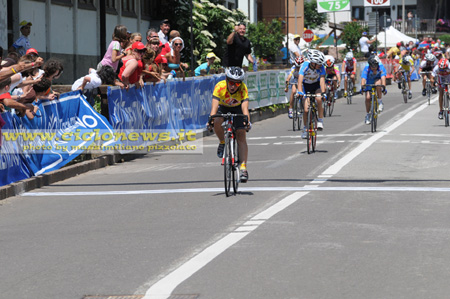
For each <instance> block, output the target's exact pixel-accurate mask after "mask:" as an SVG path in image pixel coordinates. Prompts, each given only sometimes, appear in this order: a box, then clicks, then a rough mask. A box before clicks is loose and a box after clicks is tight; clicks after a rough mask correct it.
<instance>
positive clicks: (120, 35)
mask: <svg viewBox="0 0 450 299" xmlns="http://www.w3.org/2000/svg"><path fill="white" fill-rule="evenodd" d="M112 39H113V40H112V41H111V43H110V44H109V47H108V50H106V53H105V56H104V57H103V59H102V61H100V63H99V64H98V65H97V70H99V69H100V68H101V67H102V66H103V65H109V66H110V67H112V68H113V69H114V70H115V71H117V67H118V65H119V60H120V59H121V58H122V57H124V56H125V53H122V50H123V48H124V47H125V46H126V45H127V43H128V34H127V27H125V26H124V25H117V26H116V27H115V28H114V33H113V36H112Z"/></svg>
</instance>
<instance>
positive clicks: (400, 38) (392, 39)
mask: <svg viewBox="0 0 450 299" xmlns="http://www.w3.org/2000/svg"><path fill="white" fill-rule="evenodd" d="M377 39H378V41H379V42H380V45H379V47H382V48H384V47H387V48H390V47H394V46H395V45H397V43H398V42H404V43H407V42H410V41H413V42H417V39H415V38H413V37H410V36H408V35H406V34H403V33H401V32H400V31H398V30H397V29H395V28H394V27H393V26H390V27H389V28H387V29H386V34H385V32H384V31H382V32H380V33H378V35H377ZM385 40H386V45H385Z"/></svg>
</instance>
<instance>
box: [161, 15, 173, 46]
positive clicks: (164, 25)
mask: <svg viewBox="0 0 450 299" xmlns="http://www.w3.org/2000/svg"><path fill="white" fill-rule="evenodd" d="M159 28H160V30H159V31H158V36H159V40H160V41H161V42H162V43H163V45H164V44H166V43H168V42H169V31H170V21H169V20H168V19H165V20H162V21H161V24H160V25H159Z"/></svg>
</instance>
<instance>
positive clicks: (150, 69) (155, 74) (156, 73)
mask: <svg viewBox="0 0 450 299" xmlns="http://www.w3.org/2000/svg"><path fill="white" fill-rule="evenodd" d="M155 55H156V53H155V51H153V50H152V49H148V48H147V53H145V54H144V56H143V57H142V62H143V63H144V69H143V70H142V73H143V74H144V77H143V78H144V82H159V81H161V70H160V69H159V68H158V66H157V65H156V63H154V62H155Z"/></svg>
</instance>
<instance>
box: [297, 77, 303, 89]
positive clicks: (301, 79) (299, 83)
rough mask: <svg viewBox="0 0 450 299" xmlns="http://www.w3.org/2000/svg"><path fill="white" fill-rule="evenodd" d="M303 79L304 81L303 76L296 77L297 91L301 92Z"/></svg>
mask: <svg viewBox="0 0 450 299" xmlns="http://www.w3.org/2000/svg"><path fill="white" fill-rule="evenodd" d="M303 79H304V76H303V75H302V74H299V75H298V83H297V91H302V92H303Z"/></svg>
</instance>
